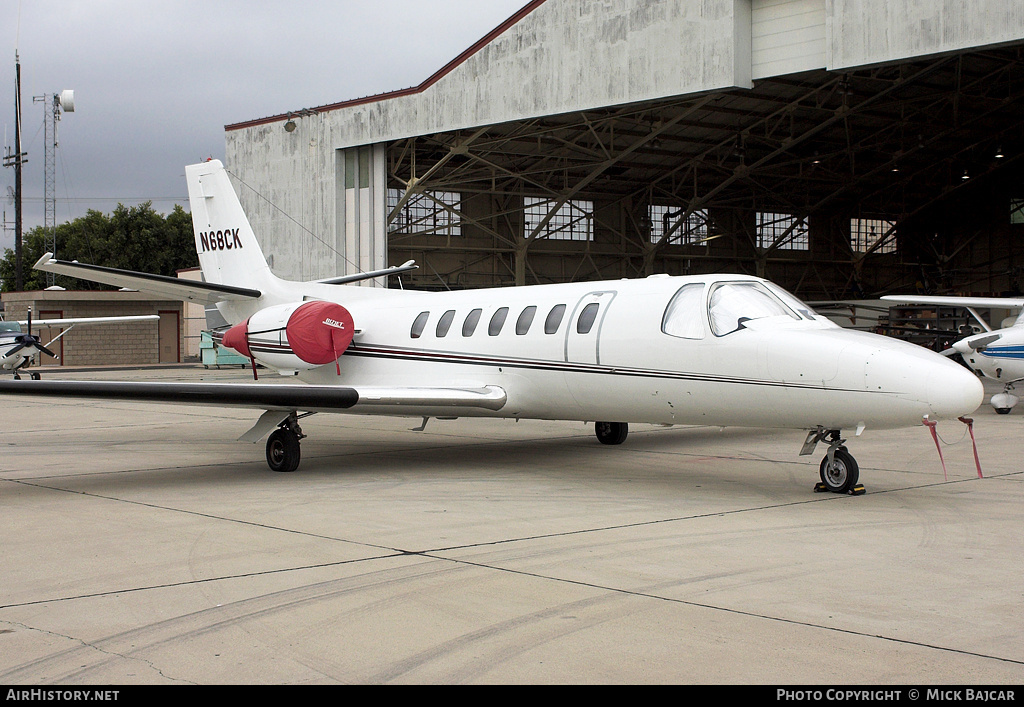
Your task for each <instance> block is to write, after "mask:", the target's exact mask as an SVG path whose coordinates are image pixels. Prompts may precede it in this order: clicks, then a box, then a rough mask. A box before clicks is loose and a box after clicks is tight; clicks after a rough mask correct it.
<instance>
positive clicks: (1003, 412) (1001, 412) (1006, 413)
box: [996, 408, 1010, 415]
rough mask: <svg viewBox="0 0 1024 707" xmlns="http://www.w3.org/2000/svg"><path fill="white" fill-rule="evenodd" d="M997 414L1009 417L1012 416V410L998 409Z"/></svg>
mask: <svg viewBox="0 0 1024 707" xmlns="http://www.w3.org/2000/svg"><path fill="white" fill-rule="evenodd" d="M996 414H997V415H1009V414H1010V408H996Z"/></svg>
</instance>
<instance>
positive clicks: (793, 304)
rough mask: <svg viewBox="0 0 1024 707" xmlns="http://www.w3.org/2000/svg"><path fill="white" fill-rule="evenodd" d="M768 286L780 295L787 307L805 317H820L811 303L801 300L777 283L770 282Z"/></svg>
mask: <svg viewBox="0 0 1024 707" xmlns="http://www.w3.org/2000/svg"><path fill="white" fill-rule="evenodd" d="M768 287H769V289H770V290H771V291H772V292H774V293H775V294H776V295H778V296H779V299H781V300H782V301H783V302H785V303H786V306H787V307H789V308H790V309H792V310H793V311H794V312H796V313H797V314H799V315H800V316H801V317H803V318H804V319H815V318H817V317H818V313H817V312H815V311H814V310H813V309H812V308H811V306H810V305H809V304H806V303H805V302H802V301H800V299H798V298H797V297H796V296H794V295H792V294H790V293H789V292H787V291H786V290H784V289H782V288H781V287H779V286H778V285H776V284H775V283H769V286H768Z"/></svg>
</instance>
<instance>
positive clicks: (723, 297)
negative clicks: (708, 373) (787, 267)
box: [708, 282, 800, 336]
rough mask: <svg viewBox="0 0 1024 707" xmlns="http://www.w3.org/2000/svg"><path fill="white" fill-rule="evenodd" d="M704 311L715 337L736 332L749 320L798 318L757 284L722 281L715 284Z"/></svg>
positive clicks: (765, 288) (775, 297) (766, 289)
mask: <svg viewBox="0 0 1024 707" xmlns="http://www.w3.org/2000/svg"><path fill="white" fill-rule="evenodd" d="M708 312H709V314H710V315H711V330H712V331H713V332H714V333H715V336H725V335H726V334H731V333H732V332H734V331H738V330H739V329H742V328H743V327H744V324H745V322H748V321H750V320H752V319H764V318H765V317H789V318H791V319H799V318H800V317H798V316H797V315H796V314H795V313H793V311H792V310H790V309H789V307H787V306H786V305H784V304H783V303H782V300H780V299H779V298H778V297H777V296H775V295H774V294H773V293H772V292H771V291H770V290H769V289H768V288H767V287H765V286H764V285H762V284H761V283H759V282H723V283H721V284H718V285H715V287H714V288H713V289H712V290H711V296H710V298H709V299H708Z"/></svg>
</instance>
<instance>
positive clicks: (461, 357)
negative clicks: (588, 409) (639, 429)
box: [253, 344, 885, 393]
mask: <svg viewBox="0 0 1024 707" xmlns="http://www.w3.org/2000/svg"><path fill="white" fill-rule="evenodd" d="M253 350H254V351H255V349H253ZM273 353H285V352H284V351H274V352H273ZM343 356H359V357H362V358H371V359H382V360H384V359H387V360H402V361H419V362H424V363H444V364H451V365H466V366H501V367H504V368H517V369H522V370H533V371H553V372H560V373H590V374H596V375H612V376H627V377H635V378H660V379H664V380H689V381H700V382H705V383H729V384H734V385H756V386H767V387H774V388H798V389H804V390H823V389H825V387H824V386H822V385H814V384H811V383H787V382H785V381H774V380H763V379H761V380H759V379H753V378H736V377H733V376H720V375H714V374H708V373H693V372H686V371H666V370H659V369H647V368H626V367H621V366H602V365H599V364H593V363H576V362H572V361H569V362H566V361H551V360H541V359H519V358H497V357H493V356H486V355H474V354H457V353H453V352H448V351H431V350H427V349H405V348H391V347H383V346H373V345H366V344H358V345H357V344H353V345H352V346H350V347H349V348H348V349H347V350H346V351H345V353H344V354H343ZM828 390H836V391H843V392H854V393H863V392H865V391H864V390H860V389H856V388H828ZM878 392H885V391H878Z"/></svg>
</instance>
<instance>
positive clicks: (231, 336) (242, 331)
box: [220, 319, 252, 358]
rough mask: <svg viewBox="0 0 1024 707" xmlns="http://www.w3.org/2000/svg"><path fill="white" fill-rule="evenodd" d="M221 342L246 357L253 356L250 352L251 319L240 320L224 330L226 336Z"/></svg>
mask: <svg viewBox="0 0 1024 707" xmlns="http://www.w3.org/2000/svg"><path fill="white" fill-rule="evenodd" d="M220 343H221V344H223V345H224V346H227V347H228V348H229V349H234V350H235V351H237V352H238V353H240V354H242V355H243V356H245V357H246V358H252V353H250V352H249V320H248V319H246V320H245V321H244V322H239V323H238V324H235V325H234V326H233V327H231V328H230V329H228V330H227V331H226V332H224V338H223V339H221V342H220Z"/></svg>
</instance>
